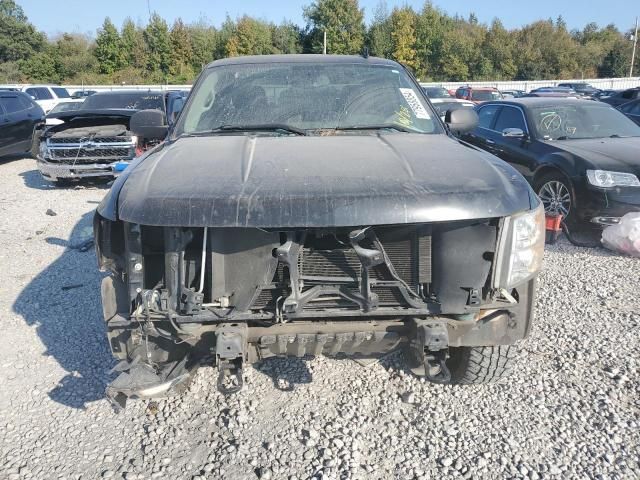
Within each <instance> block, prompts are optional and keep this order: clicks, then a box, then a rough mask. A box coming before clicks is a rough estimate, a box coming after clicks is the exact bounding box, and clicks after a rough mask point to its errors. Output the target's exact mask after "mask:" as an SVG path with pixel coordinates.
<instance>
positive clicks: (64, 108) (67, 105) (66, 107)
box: [49, 102, 83, 115]
mask: <svg viewBox="0 0 640 480" xmlns="http://www.w3.org/2000/svg"><path fill="white" fill-rule="evenodd" d="M82 103H83V102H62V103H59V104H57V105H56V106H55V107H53V108H52V109H51V110H49V115H51V114H52V113H60V112H71V111H74V110H80V107H81V106H82Z"/></svg>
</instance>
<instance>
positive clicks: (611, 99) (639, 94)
mask: <svg viewBox="0 0 640 480" xmlns="http://www.w3.org/2000/svg"><path fill="white" fill-rule="evenodd" d="M636 98H640V87H635V88H627V89H626V90H620V91H619V92H616V93H614V94H613V95H609V96H608V97H600V101H601V102H604V103H608V104H609V105H613V106H614V107H619V106H620V105H623V104H625V103H627V102H630V101H631V100H635V99H636Z"/></svg>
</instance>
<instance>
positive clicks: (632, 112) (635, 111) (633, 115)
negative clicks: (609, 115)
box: [618, 98, 640, 125]
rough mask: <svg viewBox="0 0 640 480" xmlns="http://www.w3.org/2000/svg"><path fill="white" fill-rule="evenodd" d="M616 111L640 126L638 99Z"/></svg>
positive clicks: (639, 103)
mask: <svg viewBox="0 0 640 480" xmlns="http://www.w3.org/2000/svg"><path fill="white" fill-rule="evenodd" d="M618 110H620V111H621V112H622V113H624V114H625V115H626V116H627V117H629V118H630V119H631V120H633V121H634V122H636V123H637V124H638V125H640V98H638V99H637V100H633V101H631V102H627V103H624V104H622V105H620V106H619V107H618Z"/></svg>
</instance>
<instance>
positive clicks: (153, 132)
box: [129, 110, 169, 140]
mask: <svg viewBox="0 0 640 480" xmlns="http://www.w3.org/2000/svg"><path fill="white" fill-rule="evenodd" d="M129 130H131V131H132V132H133V133H134V134H135V135H138V136H139V137H143V138H146V139H147V140H164V139H165V137H166V136H167V132H168V131H169V127H168V126H167V122H166V120H165V118H164V113H162V112H161V111H160V110H140V111H139V112H136V113H134V114H133V115H132V116H131V120H130V121H129Z"/></svg>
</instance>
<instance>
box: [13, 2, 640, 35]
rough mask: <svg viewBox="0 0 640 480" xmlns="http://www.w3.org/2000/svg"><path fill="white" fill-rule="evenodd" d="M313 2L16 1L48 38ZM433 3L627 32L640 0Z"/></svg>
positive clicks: (274, 11)
mask: <svg viewBox="0 0 640 480" xmlns="http://www.w3.org/2000/svg"><path fill="white" fill-rule="evenodd" d="M311 1H312V0H306V1H302V2H294V1H289V0H271V1H268V0H235V1H231V0H227V1H216V0H209V1H206V0H182V1H176V0H63V1H59V2H52V1H50V0H17V3H19V4H20V5H21V6H22V8H23V9H24V11H25V13H26V14H27V17H29V20H30V21H31V22H32V23H33V24H34V25H35V26H36V27H37V28H38V29H39V30H41V31H44V32H45V33H47V34H48V35H50V36H55V35H56V34H57V33H60V32H75V33H88V34H90V35H92V36H95V34H96V30H97V29H98V28H99V27H100V25H102V22H103V20H104V18H105V17H106V16H109V17H110V18H111V20H112V21H113V22H114V23H115V24H116V25H117V26H121V25H122V22H123V20H124V19H125V18H126V17H127V16H130V17H131V18H133V19H134V21H136V22H137V21H139V22H140V23H143V24H144V23H146V20H147V19H148V17H149V8H148V7H147V3H148V4H149V6H150V9H151V10H152V11H157V12H158V13H159V14H160V15H161V16H162V17H163V18H165V19H166V20H167V21H169V23H173V20H174V19H176V18H178V17H182V19H183V20H184V21H185V22H186V23H190V22H194V21H197V20H198V19H200V18H204V19H206V20H207V21H208V22H209V23H212V24H214V25H216V26H219V25H220V24H221V23H222V21H223V20H224V18H225V16H226V15H227V14H228V15H229V16H231V17H232V18H236V17H239V16H241V15H242V14H245V13H246V14H248V15H251V16H253V17H258V18H261V19H265V20H270V21H273V22H276V23H277V22H280V21H282V20H283V19H287V20H290V21H292V22H294V23H296V24H298V25H301V26H302V25H304V19H303V17H302V7H303V6H305V5H309V4H310V3H311ZM379 2H380V0H360V6H361V7H363V8H364V9H365V20H366V21H367V22H369V21H370V20H371V18H372V16H373V12H374V10H375V8H376V6H377V5H378V4H379ZM432 3H433V4H434V5H435V6H437V7H439V8H441V9H442V10H444V11H446V12H447V13H449V14H451V15H453V14H456V13H457V14H460V15H462V16H464V17H468V15H469V13H471V12H474V13H475V14H476V16H477V17H478V19H479V20H480V21H481V22H483V23H490V22H491V20H493V18H495V17H498V18H499V19H500V20H501V21H502V23H503V24H504V25H505V27H507V28H517V27H520V26H522V25H524V24H527V23H531V22H533V21H535V20H539V19H547V18H553V19H555V18H556V17H558V15H562V17H563V18H564V19H565V22H566V23H567V25H568V27H569V29H573V28H582V27H583V26H584V25H586V24H587V23H590V22H596V23H598V25H600V26H605V25H607V24H609V23H613V24H615V25H616V26H617V27H618V28H619V29H621V30H623V31H626V30H628V29H630V28H631V27H632V26H633V23H634V16H633V14H634V13H636V14H637V15H640V2H638V3H636V0H608V1H607V2H606V8H603V4H602V2H596V1H591V2H588V1H587V2H584V1H580V2H578V1H576V0H564V1H562V0H560V1H559V0H536V1H533V2H514V1H507V0H483V1H482V2H471V1H469V0H434V1H433V2H432ZM634 3H635V5H636V6H637V12H630V8H629V7H631V5H632V4H634ZM386 4H387V7H388V8H389V10H391V9H392V8H393V7H394V6H403V5H410V6H412V7H414V8H415V9H416V10H419V9H420V8H421V7H422V5H424V0H387V1H386Z"/></svg>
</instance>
